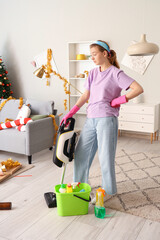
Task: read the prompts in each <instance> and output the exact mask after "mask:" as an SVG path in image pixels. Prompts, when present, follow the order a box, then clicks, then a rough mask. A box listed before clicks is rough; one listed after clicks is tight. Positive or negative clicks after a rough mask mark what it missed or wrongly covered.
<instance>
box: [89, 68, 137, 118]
mask: <svg viewBox="0 0 160 240" xmlns="http://www.w3.org/2000/svg"><path fill="white" fill-rule="evenodd" d="M133 81H134V79H132V78H130V77H129V76H127V75H126V74H125V73H124V72H123V71H122V70H120V69H118V68H116V67H115V66H113V65H112V66H110V67H109V68H107V69H106V70H105V71H103V72H101V71H100V68H99V67H96V68H94V69H92V70H91V71H90V72H89V76H88V78H87V80H86V82H85V88H86V89H88V90H89V91H90V98H89V104H88V107H87V117H88V118H98V117H108V116H116V117H118V115H119V108H113V107H111V105H110V102H111V101H112V100H113V99H114V98H117V97H119V96H120V95H121V91H122V89H125V90H127V89H128V88H129V86H130V85H131V83H132V82H133Z"/></svg>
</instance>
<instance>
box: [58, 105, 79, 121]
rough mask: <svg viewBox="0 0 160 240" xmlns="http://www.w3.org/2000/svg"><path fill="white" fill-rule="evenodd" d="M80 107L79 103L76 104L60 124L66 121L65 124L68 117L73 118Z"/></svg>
mask: <svg viewBox="0 0 160 240" xmlns="http://www.w3.org/2000/svg"><path fill="white" fill-rule="evenodd" d="M79 109H80V108H79V107H78V106H77V105H74V106H73V108H72V109H71V110H70V111H69V113H67V114H66V115H65V116H64V117H63V118H62V121H61V123H60V125H62V123H63V122H64V124H66V122H67V119H68V118H71V117H72V116H73V115H74V114H75V113H76V112H78V111H79Z"/></svg>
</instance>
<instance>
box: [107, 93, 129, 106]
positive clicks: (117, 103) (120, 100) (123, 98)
mask: <svg viewBox="0 0 160 240" xmlns="http://www.w3.org/2000/svg"><path fill="white" fill-rule="evenodd" d="M126 102H128V100H127V99H126V95H123V96H120V97H118V98H115V99H113V100H112V102H111V107H113V108H117V107H120V104H123V103H126Z"/></svg>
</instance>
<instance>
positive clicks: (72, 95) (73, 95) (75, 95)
mask: <svg viewBox="0 0 160 240" xmlns="http://www.w3.org/2000/svg"><path fill="white" fill-rule="evenodd" d="M70 97H81V95H77V94H71V95H70Z"/></svg>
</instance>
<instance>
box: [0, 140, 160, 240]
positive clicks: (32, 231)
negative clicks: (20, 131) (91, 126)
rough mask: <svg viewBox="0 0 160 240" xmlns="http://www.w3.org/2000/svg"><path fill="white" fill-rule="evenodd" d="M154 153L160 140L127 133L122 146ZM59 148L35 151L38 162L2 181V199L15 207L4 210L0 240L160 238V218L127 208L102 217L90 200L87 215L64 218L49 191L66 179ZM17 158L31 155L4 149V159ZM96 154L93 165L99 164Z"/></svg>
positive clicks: (69, 169) (68, 172)
mask: <svg viewBox="0 0 160 240" xmlns="http://www.w3.org/2000/svg"><path fill="white" fill-rule="evenodd" d="M121 149H124V150H126V151H131V152H133V153H136V152H152V153H156V154H160V142H159V141H154V142H153V143H152V144H151V143H150V140H148V139H138V138H133V137H126V136H122V137H119V138H118V145H117V151H119V150H121ZM52 156H53V151H49V150H44V151H41V152H39V153H37V154H34V155H33V165H34V167H33V168H32V169H30V170H28V171H27V172H24V173H22V174H21V175H32V176H28V177H27V176H26V177H25V176H24V177H13V178H11V179H8V180H6V181H4V182H2V183H1V184H0V201H1V202H7V201H9V202H12V206H13V207H12V210H8V211H7V210H5V211H4V210H3V211H0V240H54V239H56V240H65V239H67V240H70V239H76V240H79V239H80V240H83V239H87V240H89V239H92V240H93V239H97V240H101V239H106V240H127V239H128V240H151V239H152V240H159V239H160V223H158V222H153V221H150V220H147V219H144V218H141V217H136V216H133V215H130V214H125V213H123V212H119V211H115V210H112V209H106V212H107V214H111V215H113V216H112V217H108V218H105V219H99V218H96V217H95V215H94V207H93V206H92V205H91V204H90V205H89V212H88V214H87V215H81V216H68V217H60V216H58V214H57V209H56V208H48V207H47V205H46V202H45V199H44V193H45V192H52V191H54V186H55V185H56V184H59V183H60V181H61V175H62V169H61V168H58V167H56V166H55V165H54V164H53V163H52ZM9 157H11V158H12V159H13V160H18V161H20V162H21V163H22V164H26V163H27V157H26V156H24V155H20V154H14V153H8V152H3V151H0V160H6V159H7V158H9ZM98 164H99V162H98V157H97V155H96V157H95V159H94V162H93V164H92V166H91V167H92V168H96V167H97V165H98ZM72 176H73V162H71V163H69V164H68V166H67V169H66V174H65V182H66V183H68V182H72Z"/></svg>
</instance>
